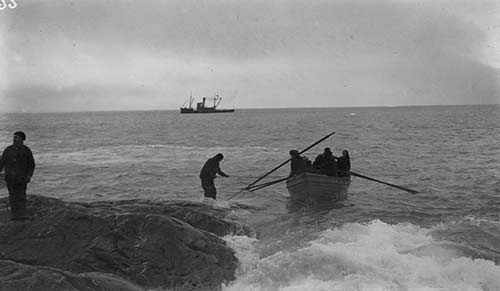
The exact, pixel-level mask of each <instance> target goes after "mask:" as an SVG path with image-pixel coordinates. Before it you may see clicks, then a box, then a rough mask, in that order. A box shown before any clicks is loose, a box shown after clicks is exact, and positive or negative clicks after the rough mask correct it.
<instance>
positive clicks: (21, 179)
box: [0, 131, 35, 220]
mask: <svg viewBox="0 0 500 291" xmlns="http://www.w3.org/2000/svg"><path fill="white" fill-rule="evenodd" d="M24 140H26V135H25V134H24V132H22V131H17V132H15V133H14V138H13V144H12V145H10V146H8V147H7V148H5V150H4V151H3V153H2V157H1V158H0V172H1V171H2V170H3V169H5V182H6V183H7V189H8V191H9V202H10V212H11V215H12V220H27V219H28V214H27V212H26V187H27V185H28V183H29V182H30V181H31V176H33V172H34V171H35V159H34V158H33V153H32V152H31V150H30V148H29V147H27V146H25V145H24Z"/></svg>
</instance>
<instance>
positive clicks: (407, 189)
mask: <svg viewBox="0 0 500 291" xmlns="http://www.w3.org/2000/svg"><path fill="white" fill-rule="evenodd" d="M350 173H351V175H353V176H356V177H360V178H363V179H367V180H371V181H375V182H379V183H382V184H385V185H388V186H391V187H394V188H398V189H401V190H404V191H406V192H410V193H411V194H417V193H418V191H416V190H413V189H409V188H405V187H403V186H398V185H394V184H391V183H387V182H384V181H380V180H377V179H375V178H370V177H367V176H364V175H361V174H358V173H355V172H353V171H350Z"/></svg>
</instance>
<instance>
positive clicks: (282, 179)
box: [248, 178, 288, 192]
mask: <svg viewBox="0 0 500 291" xmlns="http://www.w3.org/2000/svg"><path fill="white" fill-rule="evenodd" d="M286 179H288V178H281V179H278V180H274V181H270V182H267V183H262V184H259V185H254V186H252V187H251V188H250V189H248V190H249V191H250V192H253V191H256V190H260V189H262V188H266V187H269V186H271V185H274V184H278V183H280V182H283V181H285V180H286Z"/></svg>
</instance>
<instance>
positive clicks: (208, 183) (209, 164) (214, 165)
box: [200, 153, 229, 200]
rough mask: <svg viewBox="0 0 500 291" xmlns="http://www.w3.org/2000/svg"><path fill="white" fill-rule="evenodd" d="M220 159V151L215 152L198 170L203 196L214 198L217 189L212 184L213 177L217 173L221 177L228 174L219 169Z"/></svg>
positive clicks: (222, 157) (221, 156)
mask: <svg viewBox="0 0 500 291" xmlns="http://www.w3.org/2000/svg"><path fill="white" fill-rule="evenodd" d="M222 159H224V156H223V155H222V154H221V153H218V154H216V155H215V156H214V157H212V158H210V159H208V160H207V161H206V162H205V164H204V165H203V168H201V172H200V179H201V187H202V188H203V190H204V191H205V197H208V198H212V199H214V200H215V197H216V195H217V189H216V188H215V184H214V179H215V177H216V176H217V174H219V175H221V176H222V177H229V175H227V174H226V173H224V172H222V170H221V169H220V165H219V164H220V162H221V161H222Z"/></svg>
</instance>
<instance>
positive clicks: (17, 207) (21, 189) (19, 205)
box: [7, 183, 28, 219]
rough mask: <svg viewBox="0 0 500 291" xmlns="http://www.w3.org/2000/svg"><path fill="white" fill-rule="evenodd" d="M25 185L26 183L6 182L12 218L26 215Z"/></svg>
mask: <svg viewBox="0 0 500 291" xmlns="http://www.w3.org/2000/svg"><path fill="white" fill-rule="evenodd" d="M26 186H27V184H26V183H17V184H10V183H7V189H8V190H9V202H10V213H11V215H12V219H23V218H26V217H28V213H27V211H26Z"/></svg>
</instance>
